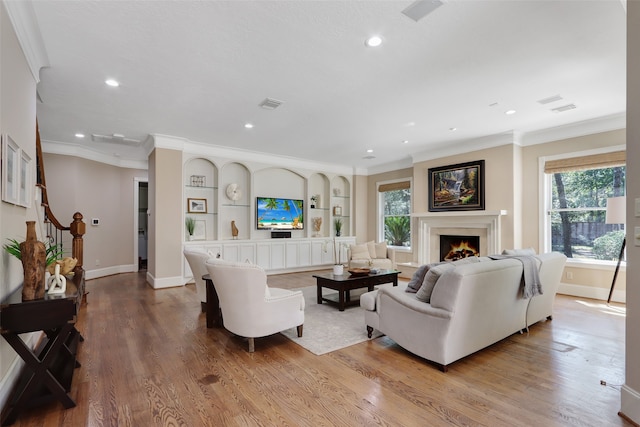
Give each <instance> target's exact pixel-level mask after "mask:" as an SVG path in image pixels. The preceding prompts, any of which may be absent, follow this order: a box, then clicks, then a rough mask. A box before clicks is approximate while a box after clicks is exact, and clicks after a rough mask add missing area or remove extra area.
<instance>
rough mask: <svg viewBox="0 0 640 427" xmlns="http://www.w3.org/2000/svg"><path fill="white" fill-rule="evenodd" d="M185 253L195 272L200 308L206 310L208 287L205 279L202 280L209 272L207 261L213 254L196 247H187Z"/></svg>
mask: <svg viewBox="0 0 640 427" xmlns="http://www.w3.org/2000/svg"><path fill="white" fill-rule="evenodd" d="M183 253H184V257H185V258H186V259H187V262H188V263H189V267H190V268H191V272H192V273H193V281H194V282H195V283H196V293H197V294H198V299H199V300H200V309H201V310H202V312H204V311H205V308H206V305H207V287H206V284H205V282H204V280H202V276H204V275H205V274H208V273H209V272H208V271H207V266H206V265H205V263H206V262H207V260H208V259H209V258H211V255H210V254H209V253H208V252H205V251H200V250H196V249H185V250H184V252H183Z"/></svg>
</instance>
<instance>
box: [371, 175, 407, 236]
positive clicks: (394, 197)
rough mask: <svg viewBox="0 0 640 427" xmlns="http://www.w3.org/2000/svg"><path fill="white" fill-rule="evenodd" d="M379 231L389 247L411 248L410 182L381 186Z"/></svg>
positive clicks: (379, 189) (379, 188)
mask: <svg viewBox="0 0 640 427" xmlns="http://www.w3.org/2000/svg"><path fill="white" fill-rule="evenodd" d="M378 191H379V194H380V198H379V200H380V207H381V214H382V215H381V220H380V221H379V224H380V226H381V229H380V230H379V234H380V235H381V236H383V237H384V240H385V241H386V242H387V244H388V245H390V246H401V247H410V246H411V182H410V181H402V182H393V183H388V184H381V185H379V187H378Z"/></svg>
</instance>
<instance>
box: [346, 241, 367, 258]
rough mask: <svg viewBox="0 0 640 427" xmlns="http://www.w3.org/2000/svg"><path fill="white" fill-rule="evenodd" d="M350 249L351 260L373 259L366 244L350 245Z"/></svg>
mask: <svg viewBox="0 0 640 427" xmlns="http://www.w3.org/2000/svg"><path fill="white" fill-rule="evenodd" d="M349 249H350V250H351V259H371V257H370V256H369V249H367V244H366V243H363V244H361V245H350V246H349Z"/></svg>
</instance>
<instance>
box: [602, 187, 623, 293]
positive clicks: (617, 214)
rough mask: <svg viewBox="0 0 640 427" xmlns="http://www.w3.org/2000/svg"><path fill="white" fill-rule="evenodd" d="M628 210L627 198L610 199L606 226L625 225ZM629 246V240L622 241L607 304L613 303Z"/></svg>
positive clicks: (608, 200)
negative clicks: (621, 263) (625, 249)
mask: <svg viewBox="0 0 640 427" xmlns="http://www.w3.org/2000/svg"><path fill="white" fill-rule="evenodd" d="M626 209H627V198H626V196H622V197H610V198H608V199H607V215H606V218H605V220H604V222H605V224H625V223H626ZM626 244H627V238H626V237H625V238H624V239H622V246H621V247H620V255H619V256H618V264H617V265H616V271H615V272H614V273H613V280H612V281H611V289H610V290H609V298H607V304H609V303H610V302H611V295H612V294H613V287H614V286H615V284H616V278H617V277H618V271H619V270H620V262H622V257H623V256H624V248H625V245H626Z"/></svg>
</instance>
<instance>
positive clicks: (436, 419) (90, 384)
mask: <svg viewBox="0 0 640 427" xmlns="http://www.w3.org/2000/svg"><path fill="white" fill-rule="evenodd" d="M311 274H313V273H312V272H305V273H295V274H285V275H276V276H270V277H269V283H270V285H271V286H279V287H285V288H297V287H303V286H312V285H314V284H315V282H314V279H313V278H312V277H311ZM144 278H145V272H140V273H130V274H120V275H115V276H110V277H106V278H101V279H95V280H90V281H88V282H87V290H88V291H89V294H88V304H86V305H83V307H82V310H81V314H80V318H79V322H78V325H77V326H78V329H79V330H80V331H81V333H82V334H83V335H84V338H85V341H84V342H83V343H81V344H80V348H79V354H78V359H79V361H80V362H81V363H82V367H81V368H78V369H77V370H76V372H75V376H74V379H73V385H72V390H71V393H70V395H71V397H72V398H73V399H75V401H76V402H77V407H75V408H72V409H68V410H64V409H63V408H62V405H61V404H59V403H57V402H54V403H51V404H48V405H46V406H44V407H41V408H37V409H32V410H30V411H28V412H27V413H25V414H22V415H21V416H20V417H19V418H18V421H17V422H16V423H15V424H14V425H15V426H18V427H23V426H145V427H146V426H314V427H315V426H378V425H379V426H451V425H454V426H458V425H459V426H547V427H548V426H594V427H596V426H597V427H602V426H631V424H630V423H628V422H626V421H625V420H623V419H622V418H620V417H619V416H618V415H617V412H618V410H619V409H620V386H621V384H622V383H623V382H624V317H625V309H624V305H620V304H614V305H613V306H612V307H607V305H606V304H605V303H604V302H603V301H596V300H588V299H581V298H576V297H568V296H560V295H559V296H558V297H557V300H556V306H555V315H554V320H553V321H546V322H541V323H538V324H536V325H534V326H533V327H532V328H531V330H530V332H529V334H522V335H520V334H516V335H513V336H511V337H509V338H507V339H505V340H503V341H501V342H499V343H497V344H495V345H493V346H491V347H489V348H486V349H484V350H482V351H480V352H478V353H476V354H473V355H471V356H469V357H466V358H464V359H462V360H460V361H458V362H456V363H453V364H452V365H450V367H449V371H448V372H447V373H442V372H441V371H439V370H438V369H437V368H436V367H434V366H433V365H431V364H429V363H428V362H426V361H425V360H423V359H420V358H419V357H416V356H414V355H412V354H410V353H408V352H407V351H405V350H403V349H402V348H401V347H399V346H398V345H396V344H395V343H394V342H393V341H392V340H390V339H389V338H386V337H381V338H378V339H375V340H372V341H368V342H364V343H361V344H357V345H354V346H351V347H348V348H345V349H343V350H339V351H335V352H332V353H329V354H325V355H323V356H315V355H313V354H312V353H309V352H308V351H306V350H305V349H303V348H302V347H299V346H298V345H296V344H294V343H293V342H291V341H289V340H288V339H287V338H285V337H284V336H282V335H280V334H276V335H273V336H270V337H266V338H260V339H256V352H255V353H253V354H250V353H248V352H247V343H246V340H243V339H242V338H239V337H236V336H233V335H232V334H230V333H229V332H227V331H225V330H224V329H219V328H216V329H207V328H206V325H205V317H204V314H203V313H201V312H200V303H199V301H198V299H197V297H196V293H195V286H194V285H188V286H186V287H179V288H170V289H162V290H153V289H152V288H151V287H150V286H149V285H147V284H146V283H145V279H144ZM400 286H402V284H401V285H400ZM352 309H356V308H352ZM419 327H420V325H407V328H419ZM362 333H363V334H364V333H366V331H365V325H364V321H363V325H362ZM601 381H604V382H605V384H604V385H603V384H601Z"/></svg>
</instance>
